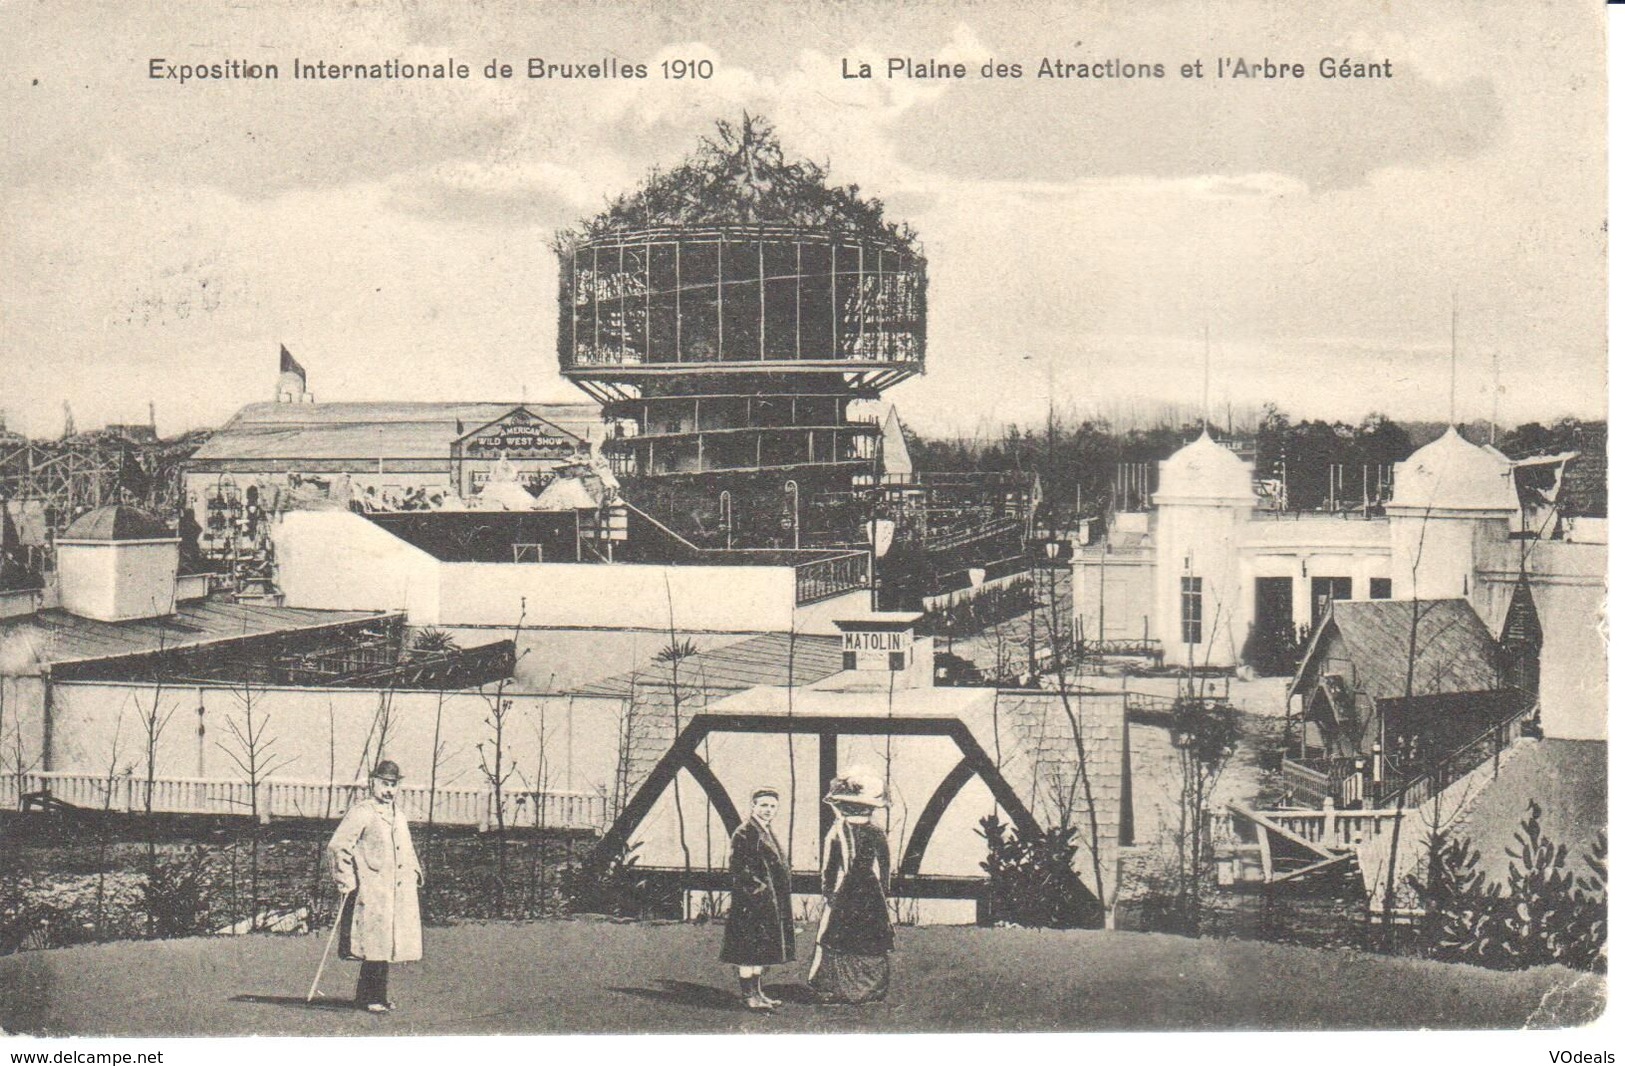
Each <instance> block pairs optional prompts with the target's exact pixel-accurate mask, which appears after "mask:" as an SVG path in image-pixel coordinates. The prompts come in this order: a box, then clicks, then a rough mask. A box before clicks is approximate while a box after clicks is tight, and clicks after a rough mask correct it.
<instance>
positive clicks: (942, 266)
mask: <svg viewBox="0 0 1625 1066" xmlns="http://www.w3.org/2000/svg"><path fill="white" fill-rule="evenodd" d="M1326 7H1327V8H1328V9H1327V10H1322V9H1320V8H1319V7H1316V8H1313V9H1310V8H1308V7H1307V6H1306V5H1301V4H1296V3H1278V4H1269V3H1261V2H1260V3H1231V4H1226V5H1222V6H1221V5H1217V4H1212V3H1202V2H1193V3H1186V2H1149V3H1137V4H1125V3H1121V2H1116V0H1111V2H1108V0H1082V2H1079V0H1072V2H1069V3H1048V2H1034V3H1026V4H1012V3H999V4H994V3H975V2H931V3H924V2H919V0H894V2H891V3H874V2H864V0H855V2H846V3H841V4H834V3H812V2H808V0H801V2H799V3H798V2H790V3H782V4H777V5H755V4H751V5H737V6H730V5H728V4H718V3H712V4H706V5H700V4H683V3H662V4H654V3H650V2H647V0H645V2H640V3H614V2H595V3H578V4H570V3H554V4H545V5H543V4H520V3H512V4H500V3H449V2H448V3H432V2H411V0H398V2H390V3H380V4H369V5H349V6H345V7H339V6H337V5H326V4H323V5H318V4H311V3H305V2H302V0H239V2H237V3H234V4H232V5H230V6H226V5H208V6H204V5H195V6H182V5H174V4H169V5H153V4H142V3H129V4H106V5H102V6H96V7H92V8H86V7H85V6H83V5H81V6H78V7H72V8H70V7H69V6H66V5H45V4H21V3H16V4H8V5H4V6H0V60H3V62H0V113H3V114H5V115H6V116H7V121H6V122H5V123H0V187H3V188H4V189H6V193H7V194H6V196H5V197H4V198H3V199H0V407H3V409H4V410H5V412H6V415H7V418H8V421H9V423H10V425H11V426H12V428H18V429H22V430H24V431H25V432H30V433H36V434H46V435H48V434H54V433H56V432H57V431H59V430H60V428H61V425H62V404H63V402H64V401H66V402H68V403H69V404H71V406H72V409H73V412H74V415H75V418H76V421H77V423H78V425H79V426H80V427H81V428H86V427H91V426H98V425H101V424H103V423H104V422H108V421H117V422H122V421H140V420H144V419H145V417H146V413H147V404H148V401H149V400H150V401H152V402H153V403H154V404H155V405H156V409H157V418H158V424H159V430H160V432H162V433H165V434H170V433H174V432H178V431H180V430H182V429H186V428H190V427H194V426H207V425H214V424H218V423H219V422H221V421H223V420H224V419H225V418H227V417H229V416H230V414H231V413H232V412H233V411H235V410H236V409H237V408H239V407H240V406H242V405H243V404H245V403H249V402H254V401H259V400H266V399H270V398H271V394H272V389H273V385H274V379H275V371H276V358H277V351H278V346H279V345H281V344H286V345H287V346H288V347H289V349H290V350H291V351H292V352H293V353H294V354H295V356H296V357H297V358H298V359H299V360H300V362H301V363H302V364H303V365H304V366H305V367H306V369H307V370H308V371H309V374H310V387H311V390H312V391H313V392H314V393H315V395H316V397H317V399H318V400H319V401H322V400H329V401H337V400H365V399H399V400H433V399H468V400H507V399H514V400H517V399H520V398H525V399H530V400H537V401H544V400H560V401H569V400H579V399H584V396H583V394H581V393H579V392H577V391H576V390H575V389H574V388H573V387H572V386H570V385H568V384H567V383H565V382H564V381H562V380H561V379H560V378H559V376H558V374H557V356H556V349H555V345H554V335H555V329H556V314H557V310H556V288H555V286H556V276H557V275H556V265H555V260H554V257H553V253H552V250H551V240H552V236H553V234H554V232H555V231H556V230H558V229H559V228H562V227H566V226H569V225H570V224H572V223H573V222H575V221H576V220H578V219H580V218H582V217H584V216H587V215H590V214H593V213H595V212H596V211H597V210H598V209H599V208H601V207H602V206H603V205H604V203H605V202H606V200H608V199H609V198H611V197H613V196H615V195H617V194H619V193H622V192H625V191H628V190H630V189H632V188H634V187H635V186H636V185H637V184H638V182H639V181H640V179H641V178H642V177H643V176H644V175H645V174H646V173H647V172H648V171H649V170H650V168H652V167H658V166H666V165H670V164H672V163H675V162H677V161H679V160H680V159H681V158H682V157H683V156H684V155H685V154H686V153H687V152H688V151H689V150H690V149H691V148H692V147H693V145H694V144H695V143H696V142H697V140H698V138H699V137H700V136H702V135H704V134H706V133H707V132H708V131H709V130H710V128H711V125H712V123H714V121H715V120H716V119H718V118H736V117H737V116H738V115H739V114H740V113H741V112H742V111H745V110H749V111H751V112H753V113H757V114H760V115H763V116H765V117H767V118H768V119H769V121H771V122H772V123H773V124H774V125H775V126H776V127H777V129H778V131H779V133H780V135H781V138H782V140H783V142H784V145H785V148H786V150H787V152H788V153H790V154H792V155H795V156H803V157H807V158H811V159H814V160H816V161H818V162H820V163H823V164H826V165H827V166H828V167H829V169H830V172H831V174H832V177H833V178H834V180H837V181H839V182H842V183H849V182H850V183H856V184H857V185H859V186H860V187H861V188H862V190H863V192H864V193H865V194H867V195H871V196H876V197H879V198H881V199H882V200H883V201H885V202H886V204H887V206H888V211H889V214H890V215H891V216H892V217H894V218H897V219H900V220H905V221H907V222H908V223H910V224H911V225H912V226H913V227H914V228H915V229H916V230H917V231H918V232H919V234H920V238H921V241H922V243H923V246H924V249H925V254H926V255H927V257H928V260H929V286H930V289H929V307H930V319H929V333H928V347H927V357H926V364H927V373H926V374H925V375H924V376H923V377H920V378H917V379H915V380H913V381H910V382H908V383H907V384H905V385H903V386H900V387H898V388H896V389H895V390H893V391H892V392H891V393H889V394H888V398H889V399H891V400H894V401H895V402H896V403H897V404H898V405H899V407H900V408H901V411H902V413H903V416H904V418H905V420H906V421H908V422H909V423H910V424H912V425H914V426H916V427H918V428H920V429H923V430H925V431H927V432H933V433H972V432H981V431H997V428H998V427H999V426H1001V425H1003V424H1005V423H1008V422H1018V423H1019V422H1035V421H1037V420H1039V419H1041V418H1042V417H1043V415H1044V412H1045V410H1046V408H1047V406H1048V405H1049V404H1050V403H1051V402H1052V401H1053V402H1054V403H1055V405H1056V406H1057V408H1060V409H1063V410H1071V411H1078V412H1083V413H1088V412H1090V411H1094V410H1100V409H1107V408H1114V407H1115V408H1118V409H1121V408H1122V407H1123V406H1124V405H1128V404H1157V403H1167V402H1179V403H1186V404H1198V403H1200V402H1201V398H1202V391H1203V376H1204V375H1203V368H1204V359H1206V361H1207V362H1206V365H1207V367H1208V368H1209V374H1210V378H1211V386H1210V390H1211V391H1210V395H1211V400H1210V402H1211V404H1212V405H1213V406H1214V407H1215V409H1218V408H1221V407H1222V405H1226V404H1234V405H1236V406H1238V407H1246V406H1256V405H1258V404H1260V403H1262V402H1264V401H1273V402H1275V403H1277V404H1278V405H1280V406H1281V407H1282V408H1284V409H1285V410H1287V411H1288V412H1290V413H1291V414H1292V415H1294V416H1297V417H1311V418H1343V419H1348V420H1358V419H1359V418H1360V417H1362V416H1363V415H1364V414H1366V413H1367V412H1370V411H1374V410H1376V411H1383V412H1385V413H1388V414H1390V415H1392V416H1394V417H1396V418H1401V419H1444V418H1447V417H1449V415H1450V412H1451V399H1450V391H1451V390H1450V377H1451V371H1450V367H1451V351H1452V347H1453V345H1452V320H1453V319H1454V323H1455V328H1454V334H1455V340H1454V350H1455V352H1456V367H1457V382H1458V385H1457V390H1456V402H1455V413H1456V416H1457V418H1458V419H1459V420H1462V421H1466V420H1470V419H1475V418H1486V417H1489V416H1490V414H1491V413H1492V410H1498V413H1499V415H1500V420H1501V421H1502V423H1503V424H1514V423H1517V422H1522V421H1528V420H1535V419H1548V418H1553V417H1557V416H1560V415H1565V414H1575V415H1579V416H1582V417H1602V416H1603V415H1604V413H1605V407H1606V387H1607V382H1606V363H1605V347H1604V339H1605V328H1604V327H1605V262H1604V253H1605V241H1606V234H1605V227H1604V221H1605V214H1604V209H1605V198H1604V193H1605V140H1604V132H1605V106H1604V105H1605V79H1604V70H1603V32H1602V30H1603V27H1602V21H1603V12H1602V9H1601V8H1602V6H1601V5H1598V4H1594V3H1589V2H1582V0H1561V2H1556V0H1553V2H1546V3H1527V2H1522V0H1520V2H1504V3H1497V2H1490V3H1481V2H1472V3H1469V2H1460V3H1432V4H1427V5H1411V4H1391V3H1386V2H1364V0H1351V2H1347V3H1342V4H1338V5H1326ZM87 11H93V12H94V17H87ZM533 56H534V57H539V58H543V59H545V60H547V61H549V62H593V61H596V60H598V59H600V58H601V57H611V58H615V59H618V60H624V61H626V62H632V63H645V64H647V65H648V67H649V68H650V71H651V75H652V76H651V77H650V78H648V79H646V80H624V79H616V80H599V81H574V80H572V81H559V80H552V79H550V80H531V79H528V78H526V77H524V74H523V72H524V67H525V63H526V60H527V59H528V58H530V57H533ZM890 56H907V57H912V58H914V59H918V60H926V59H936V60H939V61H944V62H953V61H962V62H964V63H966V65H967V66H968V67H969V68H970V73H971V76H970V77H969V78H967V79H965V80H964V81H954V82H944V81H923V80H912V79H887V78H885V77H884V76H880V77H876V78H873V79H868V80H864V79H854V78H843V77H842V76H841V74H842V64H843V60H844V61H845V62H846V64H847V68H848V69H856V66H857V64H858V63H860V62H865V61H867V62H869V63H871V64H874V65H876V66H877V67H880V66H883V63H884V60H885V58H886V57H890ZM1221 56H1225V57H1244V58H1247V59H1249V60H1253V61H1257V60H1262V59H1265V58H1276V59H1286V60H1288V61H1295V62H1302V63H1303V64H1305V66H1306V68H1307V75H1308V76H1307V77H1305V78H1304V79H1302V80H1301V81H1297V80H1291V81H1268V82H1266V81H1258V82H1238V81H1234V80H1219V79H1217V78H1215V77H1213V76H1212V75H1213V65H1214V62H1215V60H1216V59H1217V58H1219V57H1221ZM1322 56H1332V57H1337V58H1342V57H1345V56H1346V57H1351V58H1356V59H1358V58H1367V59H1387V60H1388V61H1389V63H1390V66H1391V69H1392V71H1393V74H1394V76H1393V77H1392V78H1391V79H1386V80H1364V81H1355V80H1348V81H1344V80H1326V79H1322V78H1320V77H1319V75H1318V73H1317V71H1316V65H1317V63H1318V61H1319V59H1320V58H1321V57H1322ZM295 57H298V58H300V59H303V60H306V61H312V60H316V59H322V60H326V61H328V62H376V61H383V60H387V59H391V58H398V59H405V60H410V61H421V62H435V61H439V60H441V59H444V58H446V57H454V58H455V59H456V60H457V61H459V62H466V63H468V64H469V65H470V66H471V67H472V68H473V74H474V76H473V77H472V78H470V79H469V80H467V81H455V82H420V81H413V82H400V81H395V82H381V83H358V82H353V81H344V82H340V81H326V82H315V81H295V80H292V79H291V64H292V62H293V60H294V58H295ZM1046 57H1047V58H1050V59H1052V60H1056V61H1059V62H1072V63H1076V62H1100V61H1105V60H1111V59H1118V60H1126V61H1139V62H1149V63H1156V62H1160V63H1163V64H1164V66H1165V69H1166V72H1167V76H1166V77H1164V78H1163V79H1160V80H1149V79H1135V80H1127V79H1115V80H1113V79H1093V78H1091V79H1065V80H1058V79H1050V80H1040V79H1037V78H1036V77H1034V75H1035V74H1036V72H1037V69H1038V64H1039V61H1040V60H1042V59H1044V58H1046ZM154 58H162V59H165V60H166V61H167V62H169V63H211V62H221V61H224V60H229V59H243V60H248V61H253V62H261V63H264V62H274V63H277V64H279V66H280V67H281V71H282V78H281V79H280V80H278V81H276V82H270V81H247V80H242V81H219V82H208V81H198V82H191V83H187V84H184V85H183V84H178V83H177V82H175V81H172V80H153V79H150V78H149V77H148V71H149V63H150V61H151V60H152V59H154ZM493 59H496V60H499V61H503V62H508V63H510V64H512V65H513V66H514V67H515V68H516V76H515V77H514V78H512V79H507V80H503V79H486V78H484V77H483V76H481V70H482V68H483V67H484V65H485V64H486V63H487V62H490V61H491V60H493ZM671 59H687V60H700V59H703V60H709V61H710V63H711V65H712V68H713V71H714V73H713V76H712V77H711V78H710V79H708V80H703V81H700V80H693V79H689V80H684V81H672V80H666V79H662V78H660V77H659V69H658V68H659V64H660V62H661V61H662V60H671ZM990 59H992V60H995V61H1000V62H1006V63H1020V64H1021V65H1022V66H1023V67H1024V70H1025V72H1026V76H1025V77H1023V78H1021V79H1019V80H1015V79H1003V80H999V79H983V78H981V77H979V76H978V75H979V68H980V66H981V64H982V63H983V62H986V61H988V60H990ZM1196 59H1202V60H1203V65H1204V70H1205V71H1206V73H1207V76H1206V77H1205V78H1202V79H1185V78H1181V77H1180V76H1179V68H1180V66H1181V65H1182V64H1184V63H1188V62H1191V61H1194V60H1196ZM1452 307H1454V314H1453V313H1452ZM1204 336H1205V337H1206V338H1207V339H1206V340H1205V341H1204ZM1204 352H1206V353H1207V354H1206V356H1204ZM1496 364H1498V367H1499V371H1498V374H1499V377H1498V380H1499V385H1500V398H1499V402H1498V404H1497V403H1496V401H1495V400H1494V398H1493V397H1492V386H1493V385H1494V383H1495V382H1496V380H1497V377H1496V373H1495V371H1493V370H1492V367H1493V366H1495V365H1496Z"/></svg>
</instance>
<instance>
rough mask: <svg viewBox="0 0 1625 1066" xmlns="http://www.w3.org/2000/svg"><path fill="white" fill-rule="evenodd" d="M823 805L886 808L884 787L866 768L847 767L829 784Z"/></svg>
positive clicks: (879, 779) (878, 778) (878, 777)
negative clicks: (847, 804) (840, 804)
mask: <svg viewBox="0 0 1625 1066" xmlns="http://www.w3.org/2000/svg"><path fill="white" fill-rule="evenodd" d="M824 802H825V803H849V804H851V805H853V806H854V807H869V808H871V809H872V808H875V807H884V806H886V787H885V783H884V782H883V781H882V780H881V777H880V775H879V774H877V773H875V772H874V771H873V770H871V769H869V768H868V767H866V766H853V767H848V768H847V769H846V770H845V771H844V772H843V773H839V774H836V775H835V777H834V779H833V780H831V781H830V783H829V792H828V793H827V794H826V795H825V796H824Z"/></svg>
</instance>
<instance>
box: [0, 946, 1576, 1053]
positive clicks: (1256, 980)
mask: <svg viewBox="0 0 1625 1066" xmlns="http://www.w3.org/2000/svg"><path fill="white" fill-rule="evenodd" d="M720 937H721V930H720V928H719V927H717V926H715V925H712V926H699V927H696V926H678V925H633V924H616V923H608V922H594V921H571V922H562V921H561V922H540V923H534V924H528V925H508V924H500V925H467V926H458V927H454V928H442V929H429V930H427V931H426V947H427V951H428V953H429V958H428V961H426V962H423V963H420V964H416V965H413V966H409V967H399V968H398V973H397V975H396V981H395V984H394V987H393V988H392V990H391V991H392V995H393V998H394V999H395V1000H396V1001H397V1003H398V1004H399V1005H400V1009H399V1010H398V1011H397V1012H396V1013H395V1014H392V1015H388V1016H383V1017H377V1016H372V1015H368V1014H365V1013H362V1012H358V1011H356V1010H354V1009H353V1008H352V1007H350V1006H349V1004H348V1003H347V1002H344V1001H341V1000H339V999H337V998H334V999H328V1000H322V1001H318V1002H317V1003H316V1004H313V1005H307V1004H306V1003H305V1001H304V996H305V990H306V989H307V988H308V986H309V983H310V978H311V974H312V973H313V972H314V970H315V966H316V961H317V959H318V958H319V957H320V955H321V950H322V939H321V938H318V937H315V936H300V937H270V936H255V937H238V938H231V939H200V940H183V941H170V942H151V943H124V944H108V945H99V946H95V947H85V948H71V949H66V950H59V951H47V952H32V953H26V954H22V955H13V956H8V957H5V958H0V1028H4V1029H5V1030H7V1031H10V1032H13V1033H19V1032H20V1033H36V1034H49V1035H67V1034H103V1035H113V1034H117V1035H233V1034H248V1033H264V1034H290V1035H346V1034H350V1035H362V1034H376V1035H407V1034H425V1033H555V1032H575V1033H603V1032H620V1033H638V1032H668V1033H673V1032H710V1033H731V1032H755V1033H773V1032H842V1031H879V1032H908V1031H921V1030H924V1031H968V1030H1009V1029H1019V1030H1029V1031H1051V1030H1096V1031H1112V1030H1148V1029H1175V1030H1177V1029H1248V1028H1263V1029H1315V1028H1321V1027H1328V1026H1329V1027H1335V1028H1355V1029H1358V1028H1401V1029H1403V1028H1416V1027H1428V1028H1436V1029H1451V1028H1475V1027H1519V1026H1523V1025H1525V1024H1526V1023H1531V1022H1532V1023H1533V1024H1536V1025H1553V1024H1560V1023H1564V1022H1567V1023H1570V1024H1572V1023H1574V1022H1576V1021H1579V1020H1581V1019H1583V1018H1585V1017H1588V1016H1589V1015H1590V1013H1594V1012H1595V1011H1596V1010H1600V1008H1601V995H1602V992H1601V989H1602V982H1601V981H1600V980H1598V979H1596V978H1592V977H1582V976H1580V975H1577V974H1572V973H1570V972H1568V971H1565V970H1559V969H1555V968H1548V969H1543V970H1538V971H1530V972H1526V973H1517V974H1503V973H1493V972H1491V971H1487V970H1479V969H1475V968H1472V967H1463V966H1445V965H1443V964H1437V963H1428V962H1421V961H1418V960H1412V959H1387V958H1381V957H1376V956H1367V955H1359V954H1353V953H1348V952H1337V951H1314V950H1309V949H1303V948H1291V947H1284V946H1280V945H1269V944H1258V943H1245V942H1237V941H1217V940H1187V939H1182V938H1178V937H1168V936H1158V935H1152V934H1144V933H1102V932H1053V931H1043V930H1024V929H977V928H963V927H941V926H939V927H935V928H925V929H914V928H908V929H902V930H900V931H899V948H900V950H899V952H898V953H897V954H896V955H895V956H894V960H895V979H894V984H893V994H892V996H891V997H890V999H889V1000H888V1001H887V1002H886V1003H883V1004H877V1005H870V1006H863V1007H821V1006H817V1005H814V1004H812V1003H811V1002H808V1001H807V998H806V996H805V994H804V992H803V990H802V988H801V986H800V985H799V983H798V982H799V979H800V977H801V975H802V974H803V973H804V964H803V966H801V967H796V968H784V969H781V970H779V971H775V972H773V973H771V974H770V976H769V979H768V987H769V990H770V991H773V992H774V994H776V995H779V996H781V997H782V998H784V999H786V1000H787V1001H789V1002H787V1003H786V1005H785V1007H784V1008H783V1009H782V1010H781V1011H780V1012H779V1013H777V1014H776V1015H772V1016H767V1017H763V1016H757V1015H752V1014H749V1013H747V1012H745V1011H742V1010H740V1009H739V1008H738V1006H737V1005H736V1002H735V999H734V992H733V988H734V978H733V976H732V974H731V972H730V971H729V970H728V969H727V968H726V967H724V966H722V965H720V964H719V963H717V962H716V961H715V959H716V951H717V947H718V943H719V940H720ZM808 939H809V936H808V933H807V932H806V931H805V930H803V931H802V933H801V935H800V940H801V944H802V946H803V947H805V946H806V943H807V941H808ZM355 970H356V967H355V964H354V963H339V964H337V965H330V969H329V972H328V976H327V977H326V978H325V979H324V982H323V983H324V987H325V989H326V991H327V993H328V995H329V996H332V997H339V996H342V995H347V994H348V993H349V991H350V988H351V987H352V982H353V981H354V979H355Z"/></svg>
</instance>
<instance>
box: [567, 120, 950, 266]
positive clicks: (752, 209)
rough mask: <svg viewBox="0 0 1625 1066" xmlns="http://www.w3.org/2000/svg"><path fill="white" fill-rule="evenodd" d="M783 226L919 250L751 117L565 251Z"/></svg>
mask: <svg viewBox="0 0 1625 1066" xmlns="http://www.w3.org/2000/svg"><path fill="white" fill-rule="evenodd" d="M759 223H776V224H780V225H797V226H807V227H814V228H819V229H829V230H839V231H843V232H847V233H851V234H853V235H855V236H858V237H864V238H867V239H869V240H873V241H878V242H882V243H887V244H892V245H895V246H896V247H898V248H899V249H901V250H906V251H910V252H917V251H918V242H917V240H916V237H915V234H914V231H913V230H912V229H911V228H910V227H909V226H908V224H907V223H899V222H890V221H887V219H886V217H885V205H883V204H882V203H881V202H880V201H879V200H876V199H873V198H870V197H865V196H864V195H863V194H862V193H861V192H860V191H859V190H858V187H857V186H856V185H836V184H832V183H831V182H830V180H829V171H828V170H827V169H826V168H825V167H822V166H820V165H818V164H817V163H814V162H812V161H810V160H806V159H802V160H794V159H789V158H787V157H786V156H785V152H784V148H783V146H782V145H781V144H780V143H779V138H778V134H777V133H776V132H775V131H774V129H773V126H772V124H771V123H769V122H768V121H767V120H766V119H764V118H762V117H760V116H758V115H751V114H749V113H748V112H747V113H745V114H744V115H742V116H741V118H740V120H739V122H738V124H735V123H732V122H729V121H727V120H725V119H724V120H719V121H718V122H717V124H716V135H715V136H714V137H705V138H702V139H701V141H700V145H699V148H698V149H697V150H696V151H695V152H694V153H693V154H692V155H690V156H689V157H688V158H687V159H685V160H684V161H683V162H682V163H680V164H678V165H677V166H675V167H671V168H669V169H665V170H658V169H657V170H654V171H652V172H651V173H650V174H649V176H648V178H646V179H645V180H644V182H643V185H642V186H641V187H640V188H639V189H638V190H637V191H636V192H632V193H627V194H624V195H621V196H618V197H616V198H615V199H614V200H612V201H610V203H609V205H608V206H607V207H606V208H605V209H604V210H603V211H601V212H599V213H598V214H597V215H594V216H593V217H592V218H589V219H584V220H583V221H582V222H581V223H580V227H579V232H571V231H566V232H564V233H561V234H560V235H559V244H560V246H561V247H569V246H571V245H573V244H574V243H576V241H578V240H580V239H583V238H592V237H597V236H600V235H602V234H604V233H609V232H612V231H615V230H624V229H643V228H646V227H650V226H724V225H727V226H736V225H757V224H759Z"/></svg>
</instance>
